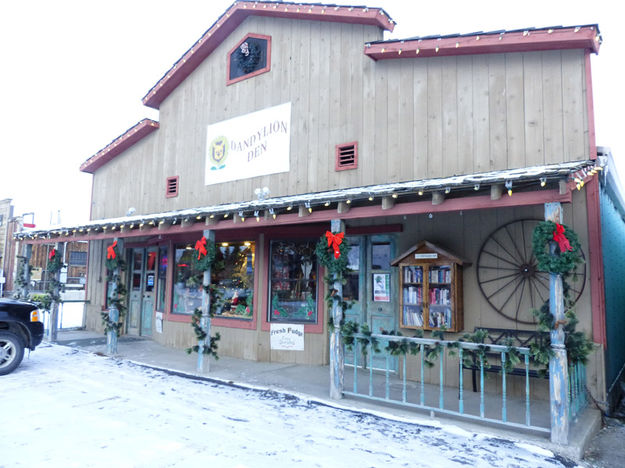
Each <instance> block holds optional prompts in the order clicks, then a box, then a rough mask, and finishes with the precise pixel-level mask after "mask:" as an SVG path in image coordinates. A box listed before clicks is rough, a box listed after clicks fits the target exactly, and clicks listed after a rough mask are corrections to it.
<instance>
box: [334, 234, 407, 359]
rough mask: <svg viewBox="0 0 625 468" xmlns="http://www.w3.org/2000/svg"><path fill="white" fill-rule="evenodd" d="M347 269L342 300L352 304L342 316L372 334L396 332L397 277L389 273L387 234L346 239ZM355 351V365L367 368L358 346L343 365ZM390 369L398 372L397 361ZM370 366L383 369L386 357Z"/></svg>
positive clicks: (390, 255) (391, 243)
mask: <svg viewBox="0 0 625 468" xmlns="http://www.w3.org/2000/svg"><path fill="white" fill-rule="evenodd" d="M349 243H350V251H349V268H350V270H351V272H350V273H349V274H348V275H347V284H345V285H344V286H343V297H344V298H345V299H346V300H348V301H354V302H353V304H352V306H351V308H350V309H348V310H347V311H346V313H345V320H351V321H354V322H357V323H359V324H360V325H361V326H362V325H363V324H366V325H367V326H368V327H369V329H370V330H371V331H372V332H373V333H380V332H381V331H382V330H385V331H387V332H388V331H391V330H397V278H395V276H396V275H394V274H393V271H392V270H391V260H393V258H394V255H395V241H394V239H393V236H390V235H375V236H357V237H356V236H354V237H350V238H349ZM355 351H357V352H358V353H359V355H358V365H359V366H361V367H368V366H369V356H367V360H366V362H365V359H364V356H363V355H362V353H360V347H359V346H355V347H354V350H353V351H347V350H346V352H345V363H346V364H347V365H350V364H352V363H353V362H354V356H353V354H352V353H353V352H355ZM390 361H391V362H390V363H389V367H390V370H392V371H396V370H397V358H396V357H393V358H391V359H390ZM373 367H374V368H376V369H385V368H386V358H385V357H377V358H376V357H375V356H374V358H373Z"/></svg>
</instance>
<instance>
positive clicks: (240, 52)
mask: <svg viewBox="0 0 625 468" xmlns="http://www.w3.org/2000/svg"><path fill="white" fill-rule="evenodd" d="M233 58H234V62H235V63H236V64H237V66H238V67H239V68H240V69H241V71H243V73H245V74H247V73H251V72H253V71H254V70H256V67H257V66H258V63H259V62H260V47H258V45H256V44H254V43H253V42H248V41H245V42H243V43H242V44H241V45H240V46H239V47H237V50H236V51H235V52H234V54H233Z"/></svg>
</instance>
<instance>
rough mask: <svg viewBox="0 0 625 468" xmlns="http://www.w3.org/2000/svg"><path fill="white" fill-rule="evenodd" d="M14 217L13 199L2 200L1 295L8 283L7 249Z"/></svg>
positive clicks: (0, 240) (0, 207)
mask: <svg viewBox="0 0 625 468" xmlns="http://www.w3.org/2000/svg"><path fill="white" fill-rule="evenodd" d="M12 217H13V205H11V199H10V198H7V199H5V200H0V297H2V294H3V291H4V289H5V288H6V283H7V272H8V264H7V249H8V245H7V244H8V243H9V240H10V239H11V238H10V237H9V222H10V219H11V218H12Z"/></svg>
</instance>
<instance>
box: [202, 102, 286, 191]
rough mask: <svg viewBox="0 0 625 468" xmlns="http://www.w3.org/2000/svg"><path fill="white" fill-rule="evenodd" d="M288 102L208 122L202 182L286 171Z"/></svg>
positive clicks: (230, 179)
mask: <svg viewBox="0 0 625 468" xmlns="http://www.w3.org/2000/svg"><path fill="white" fill-rule="evenodd" d="M290 143H291V103H290V102H287V103H285V104H280V105H279V106H274V107H269V108H267V109H263V110H260V111H257V112H252V113H251V114H246V115H242V116H239V117H234V118H232V119H229V120H224V121H222V122H217V123H215V124H212V125H209V126H208V127H207V132H206V168H205V184H206V185H212V184H219V183H222V182H230V181H233V180H241V179H249V178H250V177H257V176H262V175H267V174H277V173H279V172H288V171H289V150H290Z"/></svg>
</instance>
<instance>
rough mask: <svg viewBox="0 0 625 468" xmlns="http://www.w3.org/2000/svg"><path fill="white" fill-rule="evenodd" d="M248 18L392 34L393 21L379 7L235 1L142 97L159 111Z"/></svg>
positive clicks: (144, 101)
mask: <svg viewBox="0 0 625 468" xmlns="http://www.w3.org/2000/svg"><path fill="white" fill-rule="evenodd" d="M248 16H272V17H278V18H290V19H303V20H313V21H329V22H342V23H354V24H365V25H371V26H378V27H380V28H382V29H385V30H388V31H392V30H393V29H394V27H395V22H394V21H393V20H392V19H391V18H390V16H388V14H387V13H386V12H385V11H384V10H383V9H381V8H368V7H350V6H339V5H322V4H295V3H282V2H251V1H250V2H235V3H234V4H232V6H230V8H228V9H227V10H226V12H225V13H224V14H223V15H221V17H220V18H219V19H218V20H217V21H216V22H215V23H214V24H213V25H212V26H211V27H210V28H209V29H208V30H207V31H206V32H205V33H204V34H203V35H202V37H201V38H200V39H199V40H198V41H197V42H196V43H195V44H194V45H193V46H192V47H191V48H190V49H189V50H187V51H186V52H185V54H184V55H183V56H182V57H180V59H179V60H178V61H177V62H176V63H175V64H174V65H173V66H172V67H171V68H170V69H169V70H168V71H167V72H166V73H165V75H163V77H162V78H161V79H160V80H159V81H158V82H157V83H156V84H155V85H154V86H153V87H152V88H151V89H150V90H149V91H148V93H147V94H146V95H145V96H144V97H143V99H142V101H143V104H144V105H146V106H148V107H151V108H153V109H158V108H159V107H160V105H161V103H162V102H163V101H164V100H165V99H166V98H167V96H169V94H171V92H172V91H173V90H174V89H175V88H176V87H177V86H178V85H179V84H180V83H182V82H183V81H184V80H185V78H186V77H187V76H189V75H190V74H191V73H192V72H193V70H195V69H196V68H197V67H198V66H199V65H200V63H202V61H203V60H204V59H206V58H207V57H208V56H209V55H210V54H211V53H212V52H213V51H214V50H215V49H216V48H217V47H218V46H219V45H220V44H221V43H222V42H223V41H224V39H225V38H226V37H228V35H229V34H230V33H232V32H233V31H234V30H235V29H236V28H237V27H238V26H239V25H240V24H241V23H242V22H243V21H244V20H245V19H246V18H247V17H248Z"/></svg>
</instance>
